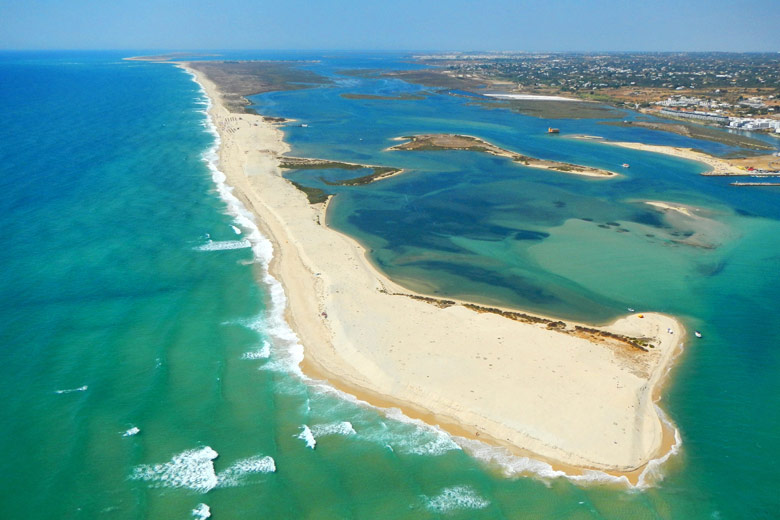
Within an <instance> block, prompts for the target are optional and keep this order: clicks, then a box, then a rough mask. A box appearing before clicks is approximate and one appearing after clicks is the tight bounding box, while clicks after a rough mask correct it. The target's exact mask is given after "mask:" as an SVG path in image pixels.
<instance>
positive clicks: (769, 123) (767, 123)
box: [729, 117, 780, 134]
mask: <svg viewBox="0 0 780 520" xmlns="http://www.w3.org/2000/svg"><path fill="white" fill-rule="evenodd" d="M729 128H738V129H740V130H774V131H775V133H778V134H780V121H778V120H777V119H766V118H763V119H756V118H752V117H732V118H731V119H730V121H729Z"/></svg>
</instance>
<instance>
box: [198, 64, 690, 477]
mask: <svg viewBox="0 0 780 520" xmlns="http://www.w3.org/2000/svg"><path fill="white" fill-rule="evenodd" d="M191 72H192V71H191ZM195 74H196V76H197V77H198V81H199V82H200V83H201V85H203V86H204V88H205V89H206V91H207V93H208V95H209V96H210V97H211V99H212V101H213V103H214V104H213V108H212V109H211V116H212V117H213V118H214V120H215V122H216V123H217V126H218V127H219V128H220V134H221V137H222V146H221V149H220V168H221V170H222V171H223V172H224V173H225V174H226V176H227V179H228V183H229V184H230V185H231V186H233V187H234V188H235V191H234V193H235V194H236V195H237V196H238V197H239V198H240V199H242V201H243V202H244V203H245V204H246V206H247V207H248V208H249V209H250V210H251V211H253V212H254V213H255V214H256V215H257V218H258V220H259V222H260V225H261V229H262V231H263V232H264V233H265V234H266V236H268V237H269V239H270V240H271V241H272V242H273V244H274V261H273V262H272V265H271V269H272V272H273V274H274V275H275V276H276V277H277V278H279V279H280V280H281V281H282V283H283V285H284V287H285V291H286V294H287V297H288V309H287V318H288V321H289V323H290V325H291V326H292V328H293V329H294V330H295V331H296V333H297V334H298V336H299V338H300V340H301V342H302V344H303V346H304V350H305V360H304V364H303V369H304V371H306V372H307V373H309V374H311V375H313V376H314V377H324V378H326V379H327V380H328V381H329V382H331V383H332V384H334V385H335V386H337V387H339V388H342V389H347V390H348V391H350V392H354V393H356V394H358V395H360V396H361V397H362V398H364V399H366V400H368V401H369V402H371V403H373V404H378V405H381V406H386V405H388V404H393V405H398V406H401V407H402V409H403V410H404V411H405V412H406V413H408V414H410V415H414V416H417V417H424V418H425V420H427V421H430V422H433V423H438V424H441V425H442V427H444V428H445V429H447V430H449V431H452V432H454V433H457V434H459V435H464V434H466V435H470V436H479V438H480V439H483V440H486V439H487V440H489V441H491V442H494V443H498V444H502V445H505V446H509V447H511V448H513V449H518V448H521V449H523V450H528V451H530V452H532V453H534V454H536V455H538V456H539V457H541V458H544V459H546V460H549V461H554V462H558V463H562V464H565V465H572V466H577V467H583V468H585V467H586V468H598V469H605V470H615V471H626V472H628V471H631V470H635V469H637V468H641V467H642V466H643V465H645V464H646V463H647V462H648V461H649V460H650V459H653V458H656V457H659V456H661V455H663V452H662V451H663V449H668V444H666V445H665V444H664V440H665V439H664V432H663V428H662V424H661V420H660V418H659V416H658V413H657V411H656V409H655V407H654V404H653V398H654V395H655V394H654V392H655V391H656V390H657V389H658V386H659V384H660V382H661V381H662V379H663V378H664V375H665V374H666V372H667V369H668V366H669V364H670V362H671V360H672V358H673V355H674V352H675V350H676V347H677V345H678V340H681V339H682V337H683V329H682V327H681V325H680V324H679V323H678V322H677V321H675V320H674V319H673V318H671V317H669V316H664V315H660V314H644V318H639V317H638V316H637V315H633V316H629V317H626V318H623V319H621V320H618V321H617V322H616V323H614V324H612V325H610V326H609V327H608V329H609V330H612V331H617V332H621V333H625V334H630V335H634V336H647V337H655V338H657V339H656V340H655V341H654V343H656V344H657V345H658V346H657V347H656V348H654V349H652V350H651V351H650V352H647V353H644V352H641V351H639V350H637V349H632V348H630V347H626V346H623V347H615V346H612V347H610V346H607V345H602V344H596V343H592V342H590V341H587V340H585V339H581V338H578V337H574V336H572V335H567V334H562V333H558V332H554V331H550V330H547V329H546V328H545V327H544V326H540V325H533V324H527V323H520V322H517V321H512V320H509V319H507V318H504V317H501V316H499V315H496V314H490V313H478V312H475V311H472V310H469V309H467V308H465V307H463V306H461V305H455V306H451V307H449V308H439V307H437V306H435V305H431V304H429V303H426V302H423V301H419V300H415V299H412V298H409V297H407V296H402V295H390V294H386V293H384V292H381V290H387V291H389V292H391V293H393V292H400V293H410V291H408V290H406V289H404V288H402V287H400V286H398V285H397V284H395V283H393V282H392V281H390V280H389V279H388V278H387V277H385V276H384V275H382V274H381V273H379V272H377V270H376V269H374V268H373V267H372V266H371V265H370V264H369V262H368V261H367V260H366V252H365V250H364V249H363V248H362V247H361V246H360V245H359V244H358V243H357V242H356V241H355V240H353V239H351V238H349V237H347V236H345V235H343V234H341V233H339V232H337V231H335V230H332V229H330V228H328V227H327V226H325V225H324V222H325V218H324V211H325V209H324V205H322V204H320V205H317V206H312V205H310V204H309V203H308V202H307V200H306V197H305V196H304V194H303V193H301V192H300V191H299V190H297V189H296V188H295V187H293V186H292V185H291V184H290V183H289V182H287V181H286V180H285V179H284V178H283V177H282V176H281V172H280V170H279V168H278V166H277V165H278V155H279V154H283V153H285V152H287V151H288V150H289V148H288V146H287V145H286V144H285V143H284V141H283V139H282V137H283V135H282V132H281V131H280V130H279V129H278V128H276V127H274V126H273V125H271V124H268V123H265V122H264V121H263V120H262V118H261V117H259V116H253V115H247V114H241V115H235V114H229V113H228V112H227V111H226V109H225V108H224V107H223V106H222V105H221V103H220V98H219V95H218V92H217V91H216V89H215V88H214V85H213V84H212V83H211V82H210V81H208V80H207V79H206V78H204V77H203V76H202V75H199V74H198V73H195ZM228 117H230V118H232V121H230V122H229V123H228V122H226V121H227V118H228ZM325 315H327V317H325ZM570 325H571V324H570ZM668 328H671V329H673V330H674V331H675V333H674V334H668V333H667V332H666V331H667V329H668ZM666 440H668V439H666Z"/></svg>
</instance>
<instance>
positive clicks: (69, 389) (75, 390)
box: [54, 385, 89, 394]
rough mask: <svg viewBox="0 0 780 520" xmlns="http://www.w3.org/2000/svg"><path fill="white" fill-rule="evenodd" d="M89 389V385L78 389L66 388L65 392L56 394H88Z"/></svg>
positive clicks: (57, 391) (61, 391)
mask: <svg viewBox="0 0 780 520" xmlns="http://www.w3.org/2000/svg"><path fill="white" fill-rule="evenodd" d="M88 388H89V387H88V386H87V385H84V386H80V387H78V388H66V389H64V390H55V391H54V393H55V394H71V393H73V392H86V391H87V389H88Z"/></svg>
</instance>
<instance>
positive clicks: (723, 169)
mask: <svg viewBox="0 0 780 520" xmlns="http://www.w3.org/2000/svg"><path fill="white" fill-rule="evenodd" d="M601 142H603V143H604V144H611V145H615V146H622V147H623V148H631V149H632V150H642V151H646V152H656V153H662V154H665V155H671V156H673V157H680V158H683V159H690V160H692V161H698V162H701V163H704V164H706V165H707V166H709V167H710V170H709V171H708V172H706V173H708V174H710V175H745V171H744V170H740V169H739V168H737V167H736V166H733V165H731V164H729V163H728V162H726V161H723V160H721V159H718V158H717V157H713V156H711V155H707V154H706V153H702V152H696V151H694V150H692V149H690V148H679V147H675V146H663V145H655V144H644V143H623V142H616V141H601Z"/></svg>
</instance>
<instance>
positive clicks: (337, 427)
mask: <svg viewBox="0 0 780 520" xmlns="http://www.w3.org/2000/svg"><path fill="white" fill-rule="evenodd" d="M356 433H357V432H355V428H353V427H352V423H351V422H349V421H341V422H334V423H329V424H315V425H314V426H312V427H311V434H312V436H314V438H315V439H317V438H318V437H324V436H326V435H355V434H356Z"/></svg>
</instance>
